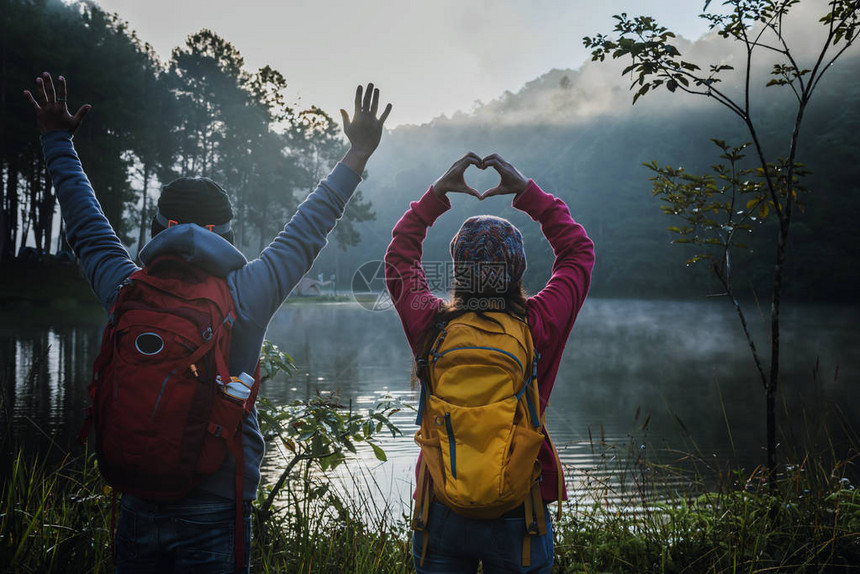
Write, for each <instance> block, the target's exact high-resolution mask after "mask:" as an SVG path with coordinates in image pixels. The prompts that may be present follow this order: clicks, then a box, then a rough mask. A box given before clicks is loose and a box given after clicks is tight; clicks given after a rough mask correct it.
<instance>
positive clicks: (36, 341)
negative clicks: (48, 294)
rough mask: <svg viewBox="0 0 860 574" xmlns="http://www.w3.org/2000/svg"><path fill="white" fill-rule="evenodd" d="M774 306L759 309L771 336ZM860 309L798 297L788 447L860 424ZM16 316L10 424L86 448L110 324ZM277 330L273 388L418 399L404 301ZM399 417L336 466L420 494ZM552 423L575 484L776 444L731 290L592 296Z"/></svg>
mask: <svg viewBox="0 0 860 574" xmlns="http://www.w3.org/2000/svg"><path fill="white" fill-rule="evenodd" d="M764 317H765V315H764V313H763V314H762V315H760V316H759V315H755V316H751V317H750V322H751V324H752V326H753V328H754V329H756V330H757V333H756V334H757V335H759V336H761V337H763V336H764V334H765V329H764V325H765V320H764ZM858 318H860V310H858V309H855V308H844V307H835V306H833V307H828V306H809V305H805V306H789V307H788V308H787V311H786V313H785V316H784V319H783V336H782V342H783V362H782V373H783V377H782V380H781V389H780V392H779V399H780V401H781V404H782V403H783V402H784V408H783V407H782V406H781V407H780V408H779V409H778V415H777V417H778V422H779V424H780V425H781V427H782V430H783V431H784V433H785V434H784V435H783V437H782V438H781V439H780V448H779V452H780V454H784V453H785V452H786V451H787V450H790V449H792V448H794V446H796V444H793V443H799V442H800V441H799V440H797V437H794V438H792V436H791V434H792V432H793V431H792V430H791V428H790V425H788V422H789V420H791V421H793V422H795V423H797V424H796V425H794V432H796V431H798V429H800V428H801V426H802V425H801V424H800V423H801V422H802V418H803V416H804V413H805V415H806V417H807V419H806V420H807V421H808V423H810V424H807V425H806V426H805V427H804V428H807V429H817V428H818V427H817V426H816V425H817V421H819V420H821V419H822V418H827V419H828V420H829V421H830V422H831V423H832V424H831V426H832V428H831V433H832V434H831V438H832V439H833V440H835V441H837V444H838V443H839V441H840V440H841V439H842V434H841V432H840V431H839V426H838V424H836V423H837V422H838V420H837V418H838V417H837V413H838V411H841V413H842V414H841V416H842V418H843V420H844V421H848V422H849V423H850V424H852V425H855V426H854V431H855V432H856V430H857V429H856V424H855V422H856V421H857V420H860V419H859V418H858V415H860V402H858V400H857V399H858V391H857V381H858V374H860V350H858V345H857V343H858V333H857V328H856V325H857V319H858ZM3 325H4V326H3V328H2V330H0V360H2V364H3V365H5V366H6V367H5V368H6V369H7V373H8V374H9V375H11V376H8V377H7V378H6V380H10V381H11V380H14V381H15V386H14V387H11V386H9V387H7V388H5V389H3V393H4V396H3V404H4V406H5V409H4V410H3V411H2V415H3V416H4V418H5V420H4V424H3V427H2V428H3V429H4V432H12V433H14V434H15V435H17V437H18V438H19V439H21V440H23V441H24V442H25V444H29V445H30V446H32V448H33V450H35V449H38V450H40V451H43V452H45V451H49V452H51V453H52V455H54V456H58V455H59V453H61V452H62V451H64V450H67V449H68V450H71V451H72V452H81V451H80V450H79V449H80V447H78V446H76V445H75V441H74V437H75V435H76V434H77V431H78V429H79V427H80V424H81V422H82V420H83V409H84V407H85V406H86V402H87V396H86V386H87V384H88V382H89V377H90V372H91V364H92V360H93V358H94V357H95V354H96V352H97V350H98V342H99V338H100V330H99V329H98V328H92V327H90V328H83V327H81V328H65V329H51V328H45V329H26V328H25V329H23V330H22V329H14V328H12V327H13V326H11V325H8V322H4V323H3ZM268 338H269V339H270V340H272V341H273V342H275V343H276V344H277V345H278V346H279V347H280V348H281V349H282V350H283V351H284V352H287V353H288V354H290V355H291V356H292V357H293V359H294V360H295V362H296V365H297V367H298V370H297V372H296V373H295V374H294V376H292V377H291V378H285V377H283V378H278V379H275V380H273V381H269V382H267V383H266V384H265V385H264V387H263V388H262V391H261V392H262V393H263V394H265V395H266V396H268V397H270V398H271V399H273V400H274V401H275V402H276V403H284V402H288V401H290V400H294V399H299V398H306V397H310V396H313V395H314V394H315V393H317V392H331V391H337V392H338V395H339V397H340V399H341V401H342V402H343V403H344V404H348V403H349V402H350V401H351V402H352V406H353V408H370V407H372V406H373V405H374V404H375V403H376V401H377V400H379V399H380V398H381V397H383V396H385V395H391V396H394V397H398V398H400V399H402V400H403V401H404V402H405V403H407V404H414V403H415V397H416V395H415V392H414V391H413V390H412V388H411V381H410V378H411V368H412V365H411V360H412V359H411V356H410V351H409V348H408V345H407V344H406V340H405V337H404V336H403V333H402V329H401V326H400V321H399V319H398V317H397V315H396V313H395V312H394V311H393V310H392V309H388V310H384V311H368V310H367V309H365V308H364V307H362V306H361V305H359V304H357V303H353V302H349V303H314V302H312V300H309V299H308V300H302V301H300V302H296V303H288V304H286V305H284V307H283V308H282V309H281V311H280V312H279V313H278V314H277V315H276V316H275V318H274V320H273V321H272V323H271V325H270V327H269V331H268ZM762 340H765V339H762ZM34 361H35V362H36V363H37V364H36V367H35V369H33V370H31V367H32V365H33V363H34ZM816 364H817V365H818V367H817V369H818V370H817V374H814V371H815V369H816ZM31 372H33V373H36V375H34V376H32V377H31V376H30V373H31ZM724 413H725V414H724ZM786 413H788V414H786ZM394 420H395V421H396V423H397V424H398V426H400V428H401V429H402V431H403V435H402V436H401V437H398V438H390V436H389V437H385V436H383V437H381V439H380V444H381V445H382V446H383V447H384V448H385V450H386V453H387V455H388V462H386V463H380V462H379V461H377V460H376V459H375V458H374V457H373V455H372V453H370V451H369V449H368V450H367V451H361V450H360V452H359V456H358V457H355V458H353V459H351V460H350V461H349V462H348V464H347V465H344V466H343V467H342V468H341V469H340V470H339V473H340V475H341V476H346V475H349V474H354V475H359V476H363V479H362V480H364V478H366V479H369V480H372V481H374V482H375V486H374V488H379V489H381V490H383V491H385V493H386V496H388V497H389V502H392V503H393V504H394V505H395V507H397V505H398V504H408V502H405V501H408V493H409V492H410V490H411V487H412V483H413V480H412V473H413V469H414V461H415V457H416V456H417V447H416V446H415V444H414V442H413V440H412V435H413V434H414V432H415V430H416V427H415V425H414V412H413V411H411V410H407V409H404V410H403V411H401V412H400V413H398V414H397V415H395V417H394ZM7 423H8V426H7ZM646 423H647V424H646ZM547 426H548V428H549V431H550V434H551V436H552V438H553V440H554V442H555V444H556V446H557V448H558V450H559V452H560V455H561V458H562V461H563V463H564V464H565V465H567V466H568V467H569V472H568V485H569V488H570V489H572V491H573V492H579V490H580V487H581V485H582V481H584V480H586V478H588V477H589V476H591V477H594V476H604V475H605V474H607V473H608V474H610V475H612V473H613V472H614V470H613V469H614V468H616V467H619V466H623V459H625V457H628V456H629V453H630V452H633V453H634V454H636V455H638V454H639V453H640V452H642V451H643V450H644V452H645V455H646V456H647V457H649V459H653V460H658V459H660V460H667V461H671V460H675V459H677V458H678V455H677V454H675V453H669V451H668V450H667V449H672V450H676V451H681V452H688V453H691V454H694V455H696V457H698V458H700V459H701V460H703V461H706V462H709V463H710V464H712V465H713V466H715V467H720V468H724V467H726V466H727V465H729V464H736V465H741V466H743V467H744V468H745V470H746V471H747V472H751V471H752V470H753V468H754V467H755V466H756V465H758V464H763V463H764V458H765V456H764V450H763V447H764V444H765V432H764V428H765V427H764V393H763V391H762V389H761V384H760V382H759V381H758V379H757V376H756V372H755V367H754V365H753V362H752V359H751V358H750V354H749V349H748V347H747V346H746V342H745V341H744V339H743V336H742V333H741V330H740V326H739V323H738V321H737V317H736V316H735V315H734V314H733V310H732V308H731V307H730V306H729V305H728V304H727V303H726V301H724V300H706V301H703V302H691V301H685V302H674V301H648V300H633V299H627V300H621V299H589V300H587V301H586V303H585V306H584V307H583V309H582V312H581V314H580V316H579V318H578V320H577V323H576V325H575V327H574V330H573V333H572V334H571V338H570V340H569V342H568V345H567V349H566V351H565V354H564V357H563V359H562V363H561V366H560V369H559V374H558V378H557V380H556V384H555V388H554V391H553V394H552V397H551V400H550V406H549V408H548V411H547ZM643 427H644V428H643ZM51 441H54V442H55V443H56V444H55V446H54V447H53V448H51V447H49V445H50V443H51ZM602 443H605V444H606V445H609V446H610V447H611V448H609V449H608V450H607V448H604V447H603V446H602ZM631 447H632V450H631ZM9 454H11V453H7V457H8V455H9ZM279 456H280V455H279V453H278V451H277V450H276V449H271V450H270V452H269V456H268V457H267V461H266V466H265V468H264V475H265V476H266V477H267V479H268V480H270V481H273V480H274V478H275V477H276V476H277V475H278V474H279V469H280V468H281V467H282V464H283V463H282V459H281V458H279ZM607 457H609V458H611V457H617V460H615V461H609V460H608V458H607ZM351 482H352V481H346V483H351Z"/></svg>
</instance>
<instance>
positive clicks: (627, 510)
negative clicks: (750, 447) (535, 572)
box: [555, 424, 860, 574]
mask: <svg viewBox="0 0 860 574" xmlns="http://www.w3.org/2000/svg"><path fill="white" fill-rule="evenodd" d="M842 428H843V430H846V431H847V432H848V434H849V435H850V436H851V438H850V444H851V446H849V447H848V448H847V453H848V454H847V456H842V457H840V456H838V455H837V448H836V447H835V446H833V443H832V442H826V443H825V444H827V445H828V446H827V448H818V449H816V450H811V449H810V450H803V451H798V452H796V453H793V454H792V455H791V458H792V460H794V461H795V462H793V463H790V464H785V465H783V466H782V467H781V470H780V473H779V475H778V479H777V480H776V481H775V483H774V485H772V486H769V485H768V484H767V481H766V476H765V472H764V469H763V468H761V467H758V468H755V469H753V470H752V471H750V472H744V471H743V470H741V469H735V470H729V471H725V470H723V471H720V470H719V469H718V468H714V467H713V466H712V463H711V462H709V461H708V459H707V457H705V456H702V453H700V452H698V449H696V448H695V445H691V446H692V448H691V449H689V450H687V451H685V452H676V453H672V454H673V456H672V457H671V460H670V461H669V462H668V463H656V462H654V461H648V460H645V459H644V457H642V456H641V455H638V454H635V453H633V447H634V446H635V445H636V444H637V443H636V441H633V440H631V442H630V444H629V445H627V447H626V449H627V452H626V453H616V454H619V455H623V456H608V457H606V460H615V461H623V462H618V463H613V464H616V465H623V466H624V468H617V466H616V468H614V469H609V468H605V467H604V468H596V469H591V470H590V471H588V472H585V473H584V479H583V480H582V481H581V482H580V483H579V484H581V485H582V486H580V487H579V488H578V489H577V490H574V491H573V492H572V493H571V501H570V502H569V503H568V505H567V511H566V512H565V513H564V516H563V518H562V520H561V521H560V523H558V524H557V525H556V547H555V552H556V567H555V571H557V572H631V573H632V572H636V573H652V572H653V573H691V574H695V573H700V572H702V573H749V574H753V573H766V572H767V573H770V572H799V573H806V572H822V573H824V572H826V573H829V572H839V573H847V572H860V492H858V491H857V490H856V488H855V485H854V482H856V480H857V477H858V475H860V472H858V468H857V462H858V459H860V452H858V449H857V445H858V444H860V442H858V441H857V437H856V436H853V435H851V434H850V433H851V431H850V427H849V426H848V425H846V424H843V425H842ZM806 429H807V430H810V429H811V425H810V426H807V427H806ZM819 430H820V431H821V432H822V433H824V434H825V435H827V426H826V425H824V426H822V427H821V428H820V429H819ZM809 434H810V435H811V434H814V433H812V432H810V433H809ZM811 438H812V437H811V436H808V437H807V439H811ZM809 444H811V443H809ZM601 448H605V449H608V450H611V449H613V448H617V447H613V446H611V445H601ZM838 450H840V451H843V450H842V449H841V448H840V449H838ZM843 452H844V451H843ZM607 470H614V473H613V476H615V477H617V478H616V480H614V481H612V482H609V481H607V480H606V479H605V478H603V477H604V476H606V471H607ZM580 472H581V471H580ZM704 477H715V478H709V479H706V478H704ZM661 484H662V485H683V487H679V486H676V487H674V488H672V489H666V488H657V487H655V485H661ZM608 500H612V501H613V504H611V505H610V504H607V502H606V501H608Z"/></svg>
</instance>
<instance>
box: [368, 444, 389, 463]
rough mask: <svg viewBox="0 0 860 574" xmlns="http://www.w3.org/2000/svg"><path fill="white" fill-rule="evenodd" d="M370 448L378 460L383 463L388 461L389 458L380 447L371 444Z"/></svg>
mask: <svg viewBox="0 0 860 574" xmlns="http://www.w3.org/2000/svg"><path fill="white" fill-rule="evenodd" d="M370 448H372V449H373V454H375V455H376V458H378V459H379V460H381V461H382V462H385V461H387V460H388V457H387V456H385V451H384V450H382V448H381V447H380V446H379V445H376V444H374V443H370Z"/></svg>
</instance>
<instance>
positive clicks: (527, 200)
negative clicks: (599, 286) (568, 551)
mask: <svg viewBox="0 0 860 574" xmlns="http://www.w3.org/2000/svg"><path fill="white" fill-rule="evenodd" d="M469 166H475V167H477V168H478V169H488V168H489V169H494V170H496V172H497V173H498V174H499V176H500V181H499V184H498V185H497V186H496V187H494V188H492V189H489V190H487V191H485V192H484V193H480V192H479V191H477V190H476V189H474V188H472V187H471V186H469V185H468V184H467V183H466V181H465V177H464V173H465V171H466V169H467V168H468V167H469ZM452 192H453V193H465V194H467V195H472V196H474V197H476V198H477V199H479V200H482V199H486V198H488V197H492V196H496V195H513V206H514V207H515V208H517V209H519V210H521V211H523V212H525V213H526V214H528V215H529V216H530V217H531V218H532V219H533V220H535V221H537V222H538V223H539V224H540V226H541V230H542V232H543V234H544V236H545V237H546V238H547V240H548V241H549V243H550V245H551V247H552V249H553V253H554V254H555V262H554V264H553V268H552V276H551V277H550V279H549V281H548V282H547V284H546V286H545V287H544V288H543V289H541V291H540V292H539V293H538V294H537V295H534V296H532V297H526V295H525V293H524V291H523V288H522V276H523V273H524V271H525V269H526V258H525V251H524V250H523V239H522V235H521V234H520V232H519V230H518V229H517V228H516V227H515V226H514V225H513V224H511V223H510V222H509V221H507V220H505V219H502V218H499V217H493V216H488V215H482V216H477V217H471V218H469V219H467V220H466V221H465V222H464V223H463V225H462V227H461V228H460V230H459V231H458V233H457V234H456V235H455V236H454V238H453V239H452V241H451V256H452V259H453V264H454V267H453V270H454V273H453V275H454V277H453V280H454V285H453V289H452V297H451V300H450V301H445V300H443V299H440V298H438V297H436V296H434V295H433V293H432V292H431V290H430V287H429V285H428V281H427V277H426V275H425V272H424V268H423V267H422V264H421V255H422V244H423V242H424V238H425V236H426V234H427V229H428V228H429V227H430V226H431V225H433V223H434V222H435V221H436V219H437V218H439V217H440V216H441V215H442V214H443V213H445V212H446V211H447V210H448V209H450V207H451V204H450V202H449V200H448V198H447V194H448V193H452ZM385 262H386V285H387V287H388V291H389V294H390V295H391V299H392V301H393V302H394V306H395V308H396V309H397V312H398V314H399V315H400V319H401V321H402V323H403V329H404V331H405V333H406V338H407V340H408V341H409V344H410V347H411V348H412V351H413V353H414V355H415V359H416V370H415V372H416V376H417V379H418V382H419V384H420V398H419V406H418V418H417V420H416V423H417V424H418V425H420V429H419V430H418V432H417V433H416V436H415V440H416V442H417V443H418V444H419V445H420V446H421V454H420V456H419V461H418V466H417V468H416V480H417V482H416V491H415V505H414V512H413V517H412V527H413V529H414V531H415V532H414V535H413V545H412V547H413V557H414V562H415V568H416V570H417V571H418V572H419V573H431V572H464V573H465V572H476V571H477V568H478V564H479V563H481V564H482V565H483V572H485V573H490V572H549V571H550V569H551V567H552V563H553V536H552V524H551V522H550V518H549V514H548V511H547V508H546V504H547V503H548V502H553V501H558V503H559V509H560V505H561V501H562V500H564V499H565V498H566V493H565V487H564V477H563V475H562V468H561V463H560V461H559V459H558V455H557V453H556V451H555V449H554V447H553V445H552V443H551V442H550V440H549V435H548V434H547V433H546V429H545V427H544V420H545V419H544V416H545V413H544V412H545V409H546V405H547V401H548V400H549V396H550V393H551V392H552V388H553V385H554V383H555V378H556V374H557V372H558V366H559V362H560V360H561V355H562V352H563V351H564V346H565V344H566V343H567V339H568V336H569V334H570V331H571V328H572V327H573V323H574V320H575V319H576V316H577V314H578V312H579V309H580V308H581V307H582V304H583V302H584V301H585V297H586V294H587V293H588V286H589V283H590V279H591V270H592V267H593V266H594V245H593V243H592V242H591V240H590V239H589V238H588V236H587V235H586V233H585V230H584V229H583V227H582V226H581V225H579V224H578V223H576V222H575V221H574V220H573V219H572V218H571V215H570V210H569V209H568V207H567V205H565V203H564V202H563V201H562V200H561V199H559V198H557V197H554V196H552V195H550V194H548V193H546V192H544V191H543V190H541V188H540V187H538V185H537V184H536V183H535V182H534V181H532V180H529V179H526V178H525V177H524V176H523V175H522V174H520V172H519V171H517V169H516V168H514V166H512V165H511V164H510V163H508V162H507V161H505V160H504V159H502V158H501V157H499V156H498V155H496V154H493V155H490V156H487V157H485V158H481V157H479V156H477V155H476V154H474V153H468V154H466V155H465V156H464V157H462V158H461V159H459V160H458V161H457V162H455V163H454V165H453V166H451V168H450V169H449V170H448V171H447V172H446V173H445V174H444V175H443V176H442V177H440V178H439V179H438V180H436V182H435V183H434V184H433V185H432V186H431V187H430V189H429V190H428V191H427V192H426V193H425V194H424V195H423V197H421V199H420V200H418V201H415V202H412V203H411V204H410V208H409V210H408V211H407V212H406V213H405V214H404V215H403V217H402V218H401V219H400V221H399V222H398V223H397V225H396V226H395V227H394V231H393V232H392V241H391V244H390V245H389V246H388V250H387V252H386V255H385Z"/></svg>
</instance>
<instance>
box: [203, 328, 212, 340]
mask: <svg viewBox="0 0 860 574" xmlns="http://www.w3.org/2000/svg"><path fill="white" fill-rule="evenodd" d="M213 334H214V331H213V330H212V327H206V330H205V331H203V340H204V341H206V342H209V339H211V338H212V335H213Z"/></svg>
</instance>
